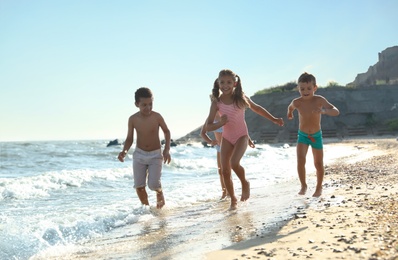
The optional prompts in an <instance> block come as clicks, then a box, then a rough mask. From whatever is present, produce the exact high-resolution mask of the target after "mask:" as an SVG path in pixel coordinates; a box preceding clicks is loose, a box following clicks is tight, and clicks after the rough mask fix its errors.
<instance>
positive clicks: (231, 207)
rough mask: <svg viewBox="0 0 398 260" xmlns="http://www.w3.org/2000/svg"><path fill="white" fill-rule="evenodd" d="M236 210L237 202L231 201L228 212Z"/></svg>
mask: <svg viewBox="0 0 398 260" xmlns="http://www.w3.org/2000/svg"><path fill="white" fill-rule="evenodd" d="M237 208H238V201H237V200H236V199H235V200H231V206H230V207H229V210H236V209H237Z"/></svg>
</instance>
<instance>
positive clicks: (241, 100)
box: [212, 69, 249, 108]
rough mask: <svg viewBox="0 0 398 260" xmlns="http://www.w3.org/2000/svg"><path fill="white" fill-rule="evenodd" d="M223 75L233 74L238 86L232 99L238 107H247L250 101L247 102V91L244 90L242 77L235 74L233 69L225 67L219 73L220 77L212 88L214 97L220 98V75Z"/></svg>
mask: <svg viewBox="0 0 398 260" xmlns="http://www.w3.org/2000/svg"><path fill="white" fill-rule="evenodd" d="M222 76H232V77H233V78H234V79H235V82H236V87H235V89H234V92H233V93H232V99H233V101H234V104H235V105H236V106H237V107H238V108H246V107H248V106H249V103H248V102H247V100H246V98H245V93H244V92H243V90H242V84H241V80H240V77H239V76H238V75H237V74H235V73H234V72H233V71H232V70H228V69H224V70H221V71H220V73H218V78H217V79H216V80H215V81H214V86H213V90H212V97H213V98H215V99H217V100H219V99H220V94H221V93H220V85H219V84H218V81H219V79H220V77H222Z"/></svg>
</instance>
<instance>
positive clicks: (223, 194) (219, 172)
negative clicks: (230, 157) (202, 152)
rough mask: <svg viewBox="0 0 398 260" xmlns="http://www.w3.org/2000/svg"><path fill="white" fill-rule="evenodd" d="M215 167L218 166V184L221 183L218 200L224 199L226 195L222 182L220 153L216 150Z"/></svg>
mask: <svg viewBox="0 0 398 260" xmlns="http://www.w3.org/2000/svg"><path fill="white" fill-rule="evenodd" d="M217 167H218V170H217V171H218V175H219V176H220V184H221V189H222V194H221V198H220V200H223V199H225V198H226V197H227V196H228V192H227V188H226V187H225V183H224V177H223V175H222V172H221V155H220V153H219V152H218V153H217Z"/></svg>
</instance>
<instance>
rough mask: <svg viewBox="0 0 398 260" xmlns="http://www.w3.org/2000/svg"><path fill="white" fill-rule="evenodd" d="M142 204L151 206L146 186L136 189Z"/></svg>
mask: <svg viewBox="0 0 398 260" xmlns="http://www.w3.org/2000/svg"><path fill="white" fill-rule="evenodd" d="M135 190H136V192H137V195H138V198H139V199H140V201H141V204H143V205H147V206H149V202H148V194H147V193H146V190H145V187H140V188H136V189H135Z"/></svg>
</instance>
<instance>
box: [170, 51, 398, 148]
mask: <svg viewBox="0 0 398 260" xmlns="http://www.w3.org/2000/svg"><path fill="white" fill-rule="evenodd" d="M316 94H318V95H322V96H324V97H325V98H327V99H328V100H329V101H330V102H331V103H332V104H334V105H335V106H336V107H337V108H338V109H339V110H340V115H339V116H337V117H329V116H322V131H323V136H324V137H325V138H327V137H329V138H344V137H346V136H360V135H383V134H392V135H397V134H398V131H397V129H396V128H395V129H391V127H389V122H391V121H392V120H393V121H394V122H395V124H398V46H394V47H390V48H387V49H386V50H384V51H382V52H381V53H379V61H378V62H377V64H375V65H374V66H371V67H370V68H369V70H368V71H367V72H366V73H362V74H358V76H357V77H356V78H355V81H354V82H352V83H350V84H348V85H347V87H328V88H319V89H318V90H317V92H316ZM298 96H299V93H298V91H297V90H294V91H286V92H274V93H269V94H262V95H255V96H252V97H251V99H252V100H253V101H254V102H256V103H257V104H259V105H261V106H263V107H264V108H266V109H267V110H268V111H269V112H271V114H273V115H274V116H277V117H283V118H284V120H285V126H284V127H279V126H277V125H274V124H273V123H271V122H270V121H268V120H266V119H264V118H262V117H261V116H259V115H257V114H255V113H254V112H252V111H251V110H247V111H246V123H247V125H248V128H249V134H250V137H251V138H252V139H253V140H256V141H258V142H265V143H277V142H294V141H295V140H296V138H297V129H298V116H297V111H295V118H294V119H293V120H287V118H286V112H287V107H288V105H289V104H290V102H291V100H293V99H294V98H296V97H298ZM199 134H200V127H198V128H196V129H195V130H193V131H192V132H190V133H188V134H187V135H186V136H184V137H182V138H180V139H179V140H177V142H201V141H202V140H201V138H200V136H199Z"/></svg>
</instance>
